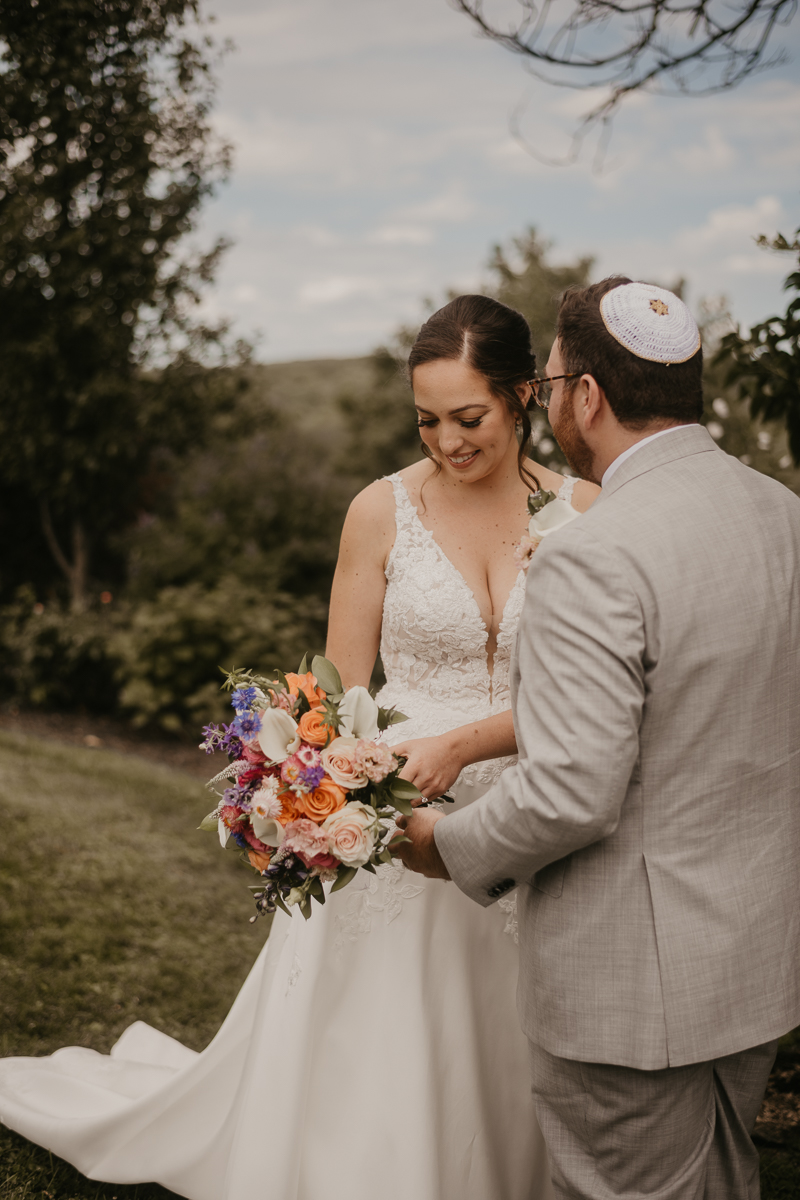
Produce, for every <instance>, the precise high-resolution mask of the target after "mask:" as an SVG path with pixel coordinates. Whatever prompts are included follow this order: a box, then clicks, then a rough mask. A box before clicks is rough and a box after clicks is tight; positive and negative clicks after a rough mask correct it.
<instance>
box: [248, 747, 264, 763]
mask: <svg viewBox="0 0 800 1200" xmlns="http://www.w3.org/2000/svg"><path fill="white" fill-rule="evenodd" d="M242 758H246V759H247V761H248V762H250V763H265V762H266V761H267V756H266V754H262V753H261V751H260V750H259V749H258V747H257V746H244V745H243V746H242Z"/></svg>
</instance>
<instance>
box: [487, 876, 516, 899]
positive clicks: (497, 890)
mask: <svg viewBox="0 0 800 1200" xmlns="http://www.w3.org/2000/svg"><path fill="white" fill-rule="evenodd" d="M516 886H517V881H516V880H515V879H504V880H503V881H502V882H501V883H496V884H495V885H494V887H490V888H489V890H488V892H487V895H488V896H491V898H492V899H493V900H496V899H497V897H498V896H503V895H505V893H506V892H510V891H511V889H512V888H514V887H516Z"/></svg>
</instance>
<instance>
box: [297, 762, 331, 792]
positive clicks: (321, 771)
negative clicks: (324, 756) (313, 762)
mask: <svg viewBox="0 0 800 1200" xmlns="http://www.w3.org/2000/svg"><path fill="white" fill-rule="evenodd" d="M324 777H325V768H324V767H323V766H322V763H320V764H319V766H316V767H304V768H303V770H302V771H301V772H300V778H301V779H302V781H303V783H304V784H305V785H306V787H307V788H308V790H309V791H310V792H313V791H314V789H315V788H318V787H319V785H320V784H321V783H322V780H323V779H324Z"/></svg>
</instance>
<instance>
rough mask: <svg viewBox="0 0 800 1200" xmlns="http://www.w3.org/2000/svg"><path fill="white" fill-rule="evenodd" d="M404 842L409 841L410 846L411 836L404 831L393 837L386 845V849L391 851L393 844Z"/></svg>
mask: <svg viewBox="0 0 800 1200" xmlns="http://www.w3.org/2000/svg"><path fill="white" fill-rule="evenodd" d="M403 842H408V844H409V846H410V845H411V838H409V837H406V835H405V834H404V833H401V834H400V835H399V836H398V837H393V838H392V840H391V841H390V842H389V845H388V846H387V847H386V849H387V850H388V851H389V852H390V853H391V850H392V847H393V846H402V844H403Z"/></svg>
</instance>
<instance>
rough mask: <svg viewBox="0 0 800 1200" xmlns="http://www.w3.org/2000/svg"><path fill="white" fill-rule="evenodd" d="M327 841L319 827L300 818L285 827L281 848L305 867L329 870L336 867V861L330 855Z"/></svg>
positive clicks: (325, 835)
mask: <svg viewBox="0 0 800 1200" xmlns="http://www.w3.org/2000/svg"><path fill="white" fill-rule="evenodd" d="M329 840H330V839H329V838H328V835H327V833H324V832H323V831H322V829H321V828H320V826H319V825H316V824H315V823H314V822H313V821H309V820H307V819H306V818H305V817H301V818H300V820H299V821H292V822H291V823H290V824H289V825H287V826H286V834H285V837H284V839H283V847H284V849H285V850H291V851H292V853H293V854H296V855H297V857H298V858H300V859H302V860H303V862H304V863H305V865H306V866H307V867H322V868H331V867H335V866H338V859H335V858H333V856H332V855H331V853H330V846H329Z"/></svg>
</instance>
